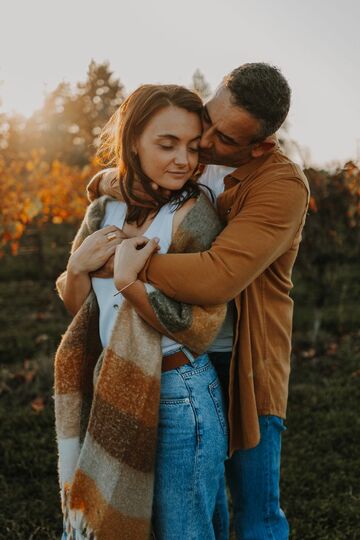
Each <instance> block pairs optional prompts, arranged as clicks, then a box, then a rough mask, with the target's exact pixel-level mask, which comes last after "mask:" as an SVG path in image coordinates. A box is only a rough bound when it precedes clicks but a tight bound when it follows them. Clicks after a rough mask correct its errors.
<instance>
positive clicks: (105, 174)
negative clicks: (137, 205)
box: [86, 168, 123, 202]
mask: <svg viewBox="0 0 360 540" xmlns="http://www.w3.org/2000/svg"><path fill="white" fill-rule="evenodd" d="M100 182H101V193H100V190H99V184H100ZM86 194H87V198H88V199H89V201H90V202H92V201H95V199H97V198H98V197H101V195H104V194H105V195H109V196H110V197H113V198H114V199H118V200H123V199H122V195H121V192H120V189H119V186H118V181H117V178H116V169H114V168H113V169H106V170H104V171H99V172H98V173H97V174H95V176H93V177H92V178H91V180H90V181H89V183H88V185H87V186H86Z"/></svg>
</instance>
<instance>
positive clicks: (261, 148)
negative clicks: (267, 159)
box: [251, 135, 276, 158]
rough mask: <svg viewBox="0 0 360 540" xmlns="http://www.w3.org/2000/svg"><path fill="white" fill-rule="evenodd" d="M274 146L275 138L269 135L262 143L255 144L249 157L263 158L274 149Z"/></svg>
mask: <svg viewBox="0 0 360 540" xmlns="http://www.w3.org/2000/svg"><path fill="white" fill-rule="evenodd" d="M275 145H276V137H275V136H274V135H270V136H269V137H267V138H266V139H264V140H263V141H261V142H259V143H257V144H255V145H254V146H253V147H252V149H251V156H252V157H253V158H258V157H261V156H263V155H264V154H267V153H268V152H270V150H272V149H273V148H274V146H275Z"/></svg>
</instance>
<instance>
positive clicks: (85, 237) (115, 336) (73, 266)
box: [55, 85, 227, 540]
mask: <svg viewBox="0 0 360 540" xmlns="http://www.w3.org/2000/svg"><path fill="white" fill-rule="evenodd" d="M201 111H202V104H201V100H200V99H199V97H198V96H197V95H196V94H194V93H192V92H190V91H189V90H187V89H185V88H182V87H179V86H174V85H171V86H155V85H144V86H142V87H140V88H139V89H137V90H136V91H135V92H134V93H133V94H131V95H130V96H129V97H128V98H127V100H126V101H125V102H124V103H123V104H122V106H121V107H120V109H119V110H118V111H117V113H116V114H115V115H114V116H113V117H112V119H111V120H110V122H109V124H108V125H107V126H106V127H105V129H104V132H103V134H102V145H101V148H100V152H101V155H102V156H104V155H105V156H106V158H107V163H108V164H109V165H115V166H116V167H117V169H118V172H119V178H120V179H121V180H120V187H121V190H122V193H123V197H124V201H125V202H118V201H115V200H112V199H110V198H108V197H102V198H100V199H98V200H97V201H95V202H94V203H92V204H91V205H90V207H89V208H88V210H87V213H86V216H85V218H84V221H83V223H82V225H81V227H80V229H79V231H78V233H77V235H76V237H75V240H74V243H73V246H72V253H71V256H70V258H69V262H68V265H67V272H65V273H63V274H62V275H61V276H60V278H59V279H58V281H57V286H58V290H59V293H60V295H61V296H62V298H63V300H64V302H65V305H66V306H67V308H68V309H69V311H71V312H72V313H73V314H74V315H75V317H74V320H73V322H72V323H71V325H70V327H69V329H68V330H67V332H66V334H65V335H64V337H63V339H62V342H61V344H60V346H59V349H58V351H57V355H56V361H55V411H56V424H57V425H56V427H57V438H58V447H59V476H60V486H61V492H62V504H63V512H64V520H65V529H66V532H65V533H64V538H67V537H68V538H69V539H70V538H76V539H79V538H98V539H100V540H101V539H102V538H106V539H112V538H114V539H131V540H132V539H134V540H135V539H136V540H141V539H143V538H144V539H147V538H148V535H149V528H150V520H151V519H152V528H153V533H154V535H155V538H157V539H163V540H172V539H174V540H175V539H176V540H179V539H180V538H181V539H185V538H186V539H194V540H196V539H199V540H200V539H201V540H203V539H204V538H206V539H207V540H210V539H212V538H214V531H213V527H212V516H213V511H214V507H215V499H216V496H217V494H218V490H219V489H223V487H221V486H223V482H222V479H223V474H224V465H223V462H224V459H225V458H226V452H227V428H226V420H225V413H224V403H223V397H222V394H221V389H220V385H219V380H218V378H217V376H216V372H215V370H214V368H213V366H212V365H211V363H210V361H209V359H208V356H207V355H206V354H203V353H204V351H205V350H206V349H207V348H208V346H209V344H210V343H211V341H212V340H213V339H214V338H215V336H216V334H217V332H218V330H219V329H220V327H221V324H222V322H223V320H224V316H225V312H226V307H225V306H215V307H212V308H207V309H206V310H205V309H203V308H201V307H199V306H189V305H181V304H180V305H179V304H177V303H176V302H173V301H171V300H169V299H168V298H166V297H164V295H162V293H160V292H159V291H156V290H153V289H152V288H151V287H147V290H146V291H145V290H144V285H142V284H141V283H140V282H138V281H136V276H132V275H129V274H128V270H127V264H126V245H128V243H129V242H130V243H133V244H135V245H136V246H137V248H138V249H140V250H141V257H140V259H141V265H142V264H143V255H144V252H145V253H146V254H148V255H150V254H151V253H152V252H153V251H154V250H155V249H158V250H160V252H166V251H169V250H170V251H173V252H176V251H178V252H179V251H191V250H195V251H199V250H205V249H207V248H208V247H209V246H210V244H211V242H212V240H213V239H214V237H215V236H216V235H217V234H218V233H219V231H220V229H221V226H220V223H219V221H218V219H217V216H216V214H215V211H214V210H213V208H212V206H211V204H210V203H209V202H208V200H207V198H206V196H204V195H203V194H201V193H200V190H199V186H198V185H197V184H196V182H194V180H193V179H192V176H193V174H194V172H195V169H196V167H197V163H198V158H197V154H198V144H199V140H200V137H201V119H200V115H201ZM138 186H141V189H140V191H139V190H138V188H137V187H138ZM156 188H158V189H156ZM160 188H163V189H160ZM164 193H166V194H167V195H166V196H165V195H164ZM144 235H146V236H147V237H151V236H154V237H155V238H154V239H153V240H151V241H148V239H147V238H146V237H145V236H144ZM124 236H126V237H128V238H130V240H127V241H126V242H124V244H123V246H122V245H121V241H122V239H123V238H124ZM113 254H115V263H114V279H100V278H94V277H93V278H91V272H93V271H95V270H97V269H99V268H100V267H101V266H102V265H104V263H105V262H106V261H107V260H108V259H109V257H110V256H112V255H113ZM127 287H134V288H137V290H138V293H139V295H143V296H144V295H145V293H146V294H147V296H146V302H147V313H146V320H147V322H144V321H143V320H142V319H140V317H139V316H138V315H137V314H136V312H135V310H134V309H133V308H132V307H131V306H130V305H129V304H127V303H126V302H125V301H123V299H122V296H121V291H123V290H124V289H125V288H127ZM150 325H151V326H150ZM183 345H185V346H183ZM154 481H155V487H154V486H153V482H154ZM153 487H154V489H153Z"/></svg>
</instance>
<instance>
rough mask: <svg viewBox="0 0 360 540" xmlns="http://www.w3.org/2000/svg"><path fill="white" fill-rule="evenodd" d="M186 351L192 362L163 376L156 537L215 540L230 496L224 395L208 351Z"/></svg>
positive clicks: (156, 497)
mask: <svg viewBox="0 0 360 540" xmlns="http://www.w3.org/2000/svg"><path fill="white" fill-rule="evenodd" d="M182 350H183V351H184V352H185V354H186V355H187V356H188V358H189V364H186V365H184V366H181V367H180V368H177V369H173V370H171V371H167V372H164V373H162V377H161V396H160V418H159V432H158V447H157V456H156V474H155V492H154V505H153V529H154V534H155V538H156V540H180V539H184V540H185V539H186V540H204V539H206V540H215V533H214V528H213V523H212V517H213V513H214V509H215V503H216V498H217V497H220V496H222V497H226V493H225V485H224V481H223V479H224V460H225V458H226V456H227V422H226V412H225V404H224V398H223V394H222V390H221V385H220V381H219V378H218V376H217V374H216V371H215V369H214V367H213V365H212V364H211V362H210V360H209V357H208V355H207V354H203V355H201V356H199V357H198V358H196V359H194V357H193V356H192V355H191V354H190V353H189V352H188V351H187V350H186V349H182ZM221 490H222V491H223V493H222V494H221Z"/></svg>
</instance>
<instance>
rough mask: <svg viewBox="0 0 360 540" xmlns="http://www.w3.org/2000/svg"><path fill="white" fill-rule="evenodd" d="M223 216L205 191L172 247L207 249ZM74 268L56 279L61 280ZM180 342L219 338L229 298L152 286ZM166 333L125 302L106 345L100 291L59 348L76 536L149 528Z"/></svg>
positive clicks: (66, 505)
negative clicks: (179, 295)
mask: <svg viewBox="0 0 360 540" xmlns="http://www.w3.org/2000/svg"><path fill="white" fill-rule="evenodd" d="M108 200H112V199H110V198H109V197H107V196H103V197H101V198H99V199H97V200H95V201H94V202H93V203H91V204H90V205H89V207H88V209H87V212H86V215H85V218H84V220H83V222H82V224H81V226H80V228H79V230H78V232H77V234H76V237H75V239H74V242H73V245H72V252H73V251H75V249H77V247H78V246H79V245H80V244H81V242H82V241H83V240H84V239H85V238H86V236H88V235H89V234H91V233H93V232H94V231H96V230H97V229H99V228H100V225H101V221H102V218H103V216H104V212H105V205H106V203H107V201H108ZM221 228H222V227H221V224H220V222H219V219H218V217H217V215H216V212H215V210H214V208H213V207H212V205H211V203H210V202H209V201H208V199H207V197H206V196H205V195H203V194H202V195H200V197H199V198H198V199H197V202H196V204H195V205H194V206H193V207H192V208H191V210H190V211H189V212H188V214H187V215H186V216H185V218H184V219H183V221H182V223H181V224H180V226H179V228H178V230H177V232H176V234H175V235H174V238H173V241H172V244H171V246H170V248H169V252H172V253H176V252H178V253H179V252H196V251H204V250H206V249H208V248H209V247H210V245H211V243H212V241H213V239H214V238H215V237H216V236H217V235H218V234H219V232H220V230H221ZM64 279H66V272H64V273H63V274H61V276H60V277H59V278H58V280H57V288H58V291H59V294H60V296H61V283H63V282H64ZM147 294H148V297H149V300H150V302H151V304H152V307H153V309H154V311H155V313H156V315H157V317H158V320H159V321H160V323H161V324H162V326H163V327H164V329H166V332H167V333H168V334H170V335H171V336H172V337H173V339H174V340H176V341H177V342H179V343H182V344H184V345H186V346H187V347H188V348H189V349H190V350H191V351H193V352H194V353H195V354H201V353H203V352H204V351H206V349H207V348H208V346H209V345H210V343H211V342H212V341H213V340H214V338H215V337H216V334H217V332H218V331H219V329H220V327H221V325H222V322H223V320H224V318H225V313H226V306H224V305H221V306H211V307H206V308H205V307H201V306H193V305H189V304H183V303H178V302H175V301H174V300H171V299H169V298H167V297H166V296H164V295H163V294H162V293H161V292H160V291H158V290H152V292H148V293H147ZM161 363H162V350H161V335H160V334H159V333H158V332H157V331H156V330H154V329H153V328H151V327H150V326H149V325H148V324H147V323H146V322H144V321H143V320H142V319H141V318H140V316H139V315H138V314H137V313H136V311H135V310H134V309H133V308H132V306H131V305H130V304H129V303H128V302H126V301H124V302H123V304H122V306H121V308H120V309H119V311H118V314H117V318H116V322H115V325H114V328H113V332H112V335H111V339H110V342H109V345H108V346H107V347H106V348H104V349H102V346H101V342H100V337H99V307H98V304H97V300H96V297H95V294H94V292H93V291H91V292H90V294H89V296H88V297H87V299H86V300H85V302H84V303H83V305H82V307H81V309H80V310H79V311H78V313H77V314H76V316H75V317H74V319H73V320H72V322H71V324H70V325H69V327H68V329H67V331H66V333H65V334H64V335H63V337H62V340H61V342H60V345H59V347H58V350H57V352H56V356H55V418H56V435H57V442H58V454H59V460H58V471H59V480H60V490H61V500H62V509H63V514H64V522H65V530H66V531H67V533H68V538H69V540H71V539H72V538H75V534H74V533H75V531H76V539H78V538H87V539H98V540H119V539H121V540H147V539H148V538H149V536H150V534H151V513H152V499H153V486H154V466H155V456H156V439H157V424H158V413H159V399H160V382H161Z"/></svg>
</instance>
